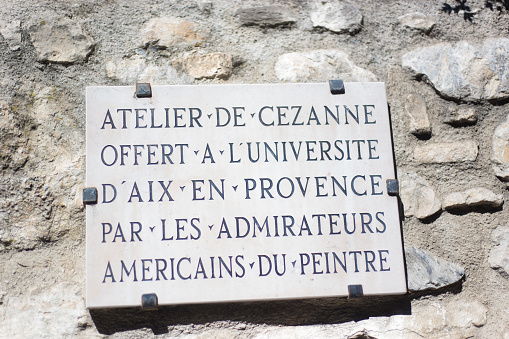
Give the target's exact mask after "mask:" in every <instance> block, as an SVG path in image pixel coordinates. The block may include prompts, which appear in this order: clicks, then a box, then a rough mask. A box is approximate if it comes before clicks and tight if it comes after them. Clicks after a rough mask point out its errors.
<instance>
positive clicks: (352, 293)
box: [348, 285, 364, 299]
mask: <svg viewBox="0 0 509 339" xmlns="http://www.w3.org/2000/svg"><path fill="white" fill-rule="evenodd" d="M363 295H364V292H363V291H362V285H348V299H354V298H360V297H362V296H363Z"/></svg>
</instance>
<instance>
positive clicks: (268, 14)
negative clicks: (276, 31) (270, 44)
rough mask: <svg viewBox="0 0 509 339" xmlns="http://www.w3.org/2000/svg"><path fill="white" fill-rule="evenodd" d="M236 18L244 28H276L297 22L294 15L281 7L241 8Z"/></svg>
mask: <svg viewBox="0 0 509 339" xmlns="http://www.w3.org/2000/svg"><path fill="white" fill-rule="evenodd" d="M236 16H237V17H238V18H239V21H240V23H241V24H242V25H243V26H266V27H275V26H281V25H288V24H292V23H294V22H296V21H297V19H296V18H295V16H294V15H293V14H292V13H290V12H289V11H287V10H286V9H284V8H282V7H280V6H260V7H251V8H241V9H239V10H238V11H237V13H236Z"/></svg>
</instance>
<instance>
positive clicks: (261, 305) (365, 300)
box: [90, 281, 462, 335]
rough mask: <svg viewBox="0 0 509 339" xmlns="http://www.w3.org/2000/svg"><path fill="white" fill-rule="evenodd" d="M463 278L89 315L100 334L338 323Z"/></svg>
mask: <svg viewBox="0 0 509 339" xmlns="http://www.w3.org/2000/svg"><path fill="white" fill-rule="evenodd" d="M461 289H462V281H459V282H457V283H455V284H453V285H449V286H448V287H447V288H443V289H438V290H434V291H431V292H430V291H423V292H418V293H411V294H406V295H399V296H377V297H362V298H357V299H346V298H320V299H303V300H286V301H263V302H249V303H247V302H243V303H225V304H201V305H179V306H162V307H160V308H159V309H157V310H155V311H145V310H142V309H141V308H116V309H93V310H90V315H91V316H92V320H93V321H94V324H95V326H96V328H97V330H98V331H99V333H101V334H107V335H110V334H113V333H116V332H122V331H130V330H137V329H142V328H150V329H151V330H152V331H153V332H154V334H164V333H168V332H169V331H168V326H173V325H188V324H206V323H212V322H215V321H234V322H246V323H254V324H269V325H284V326H298V325H312V324H338V323H345V322H349V321H360V320H364V319H368V318H370V317H389V316H392V315H411V314H412V312H411V301H412V300H413V299H416V298H419V297H422V296H424V295H438V294H442V293H445V292H450V293H459V292H461Z"/></svg>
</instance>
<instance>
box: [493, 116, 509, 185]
mask: <svg viewBox="0 0 509 339" xmlns="http://www.w3.org/2000/svg"><path fill="white" fill-rule="evenodd" d="M492 167H493V170H494V171H495V175H496V176H497V177H499V178H500V179H501V180H503V181H509V116H508V118H507V119H506V121H504V122H503V123H501V124H500V125H498V126H497V128H496V129H495V133H494V134H493V158H492Z"/></svg>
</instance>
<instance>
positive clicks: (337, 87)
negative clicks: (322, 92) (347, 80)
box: [329, 80, 345, 95]
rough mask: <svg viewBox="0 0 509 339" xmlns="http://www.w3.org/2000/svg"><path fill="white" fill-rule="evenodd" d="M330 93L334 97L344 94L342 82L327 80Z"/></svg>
mask: <svg viewBox="0 0 509 339" xmlns="http://www.w3.org/2000/svg"><path fill="white" fill-rule="evenodd" d="M329 87H330V92H331V93H332V94H334V95H336V94H345V84H344V83H343V80H329Z"/></svg>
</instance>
